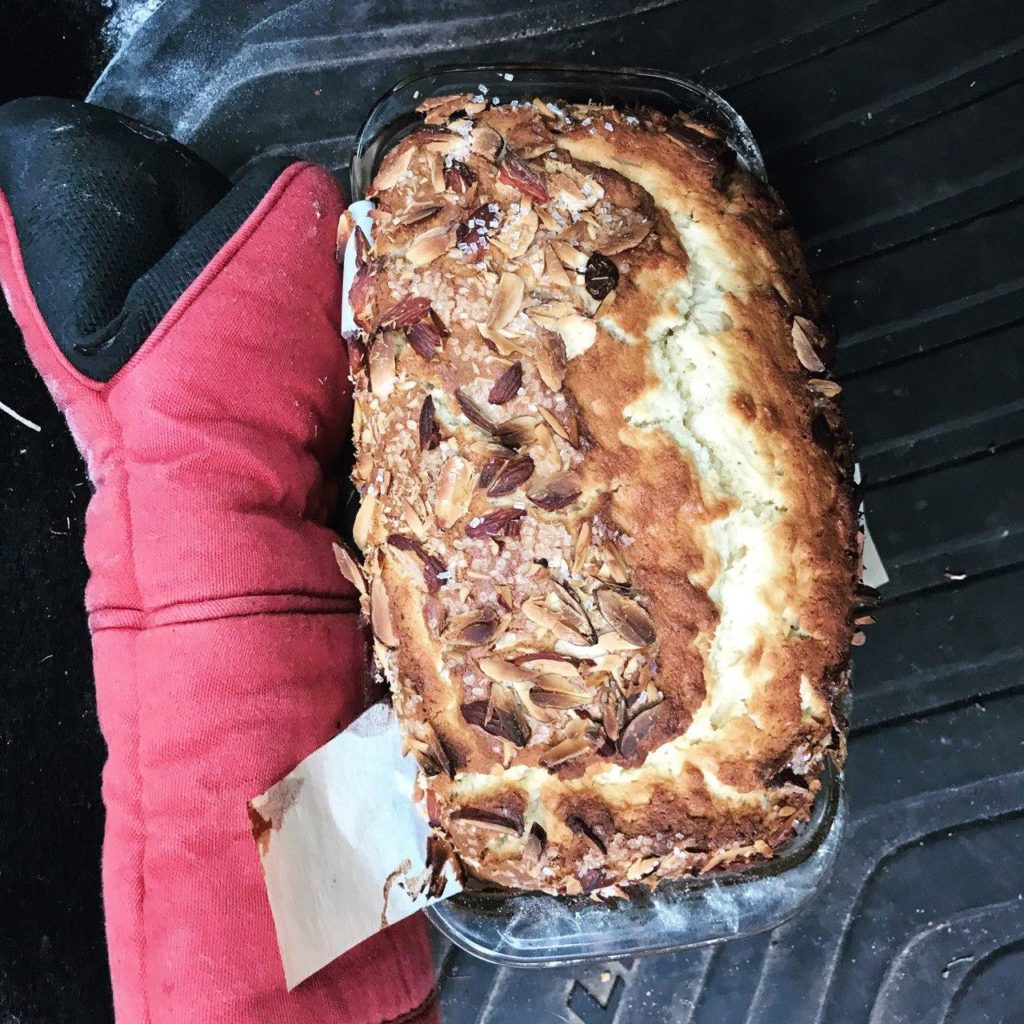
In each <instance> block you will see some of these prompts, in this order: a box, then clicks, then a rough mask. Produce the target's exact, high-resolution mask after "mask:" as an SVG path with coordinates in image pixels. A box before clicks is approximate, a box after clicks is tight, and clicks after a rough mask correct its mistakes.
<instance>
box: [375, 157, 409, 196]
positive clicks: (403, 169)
mask: <svg viewBox="0 0 1024 1024" xmlns="http://www.w3.org/2000/svg"><path fill="white" fill-rule="evenodd" d="M415 151H416V149H415V147H414V146H413V145H411V144H408V145H406V146H404V147H399V148H397V149H392V150H391V151H390V152H389V153H388V154H387V156H385V157H384V160H383V161H382V162H381V165H380V170H379V171H377V176H376V177H375V178H374V179H373V184H372V185H370V188H369V189H368V191H367V195H369V196H375V195H377V194H378V193H379V192H384V191H386V190H387V189H389V188H394V187H395V185H397V184H398V183H399V181H401V180H402V178H404V177H405V176H406V174H407V173H408V171H409V165H410V164H411V163H412V158H413V154H414V153H415Z"/></svg>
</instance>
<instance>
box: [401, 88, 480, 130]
mask: <svg viewBox="0 0 1024 1024" xmlns="http://www.w3.org/2000/svg"><path fill="white" fill-rule="evenodd" d="M485 106H486V104H485V103H483V102H482V101H477V100H474V98H473V94H472V93H469V92H466V93H459V94H457V95H454V94H453V95H449V96H428V97H427V98H426V99H425V100H423V102H422V103H420V105H419V106H418V107H417V108H416V109H417V110H418V111H419V112H420V113H421V114H423V115H424V116H423V121H424V123H425V124H442V123H443V122H445V121H447V120H448V118H450V117H451V116H452V114H455V113H457V112H458V111H460V110H464V111H465V112H466V113H467V114H470V115H472V114H478V113H480V111H481V110H483V109H484V107H485Z"/></svg>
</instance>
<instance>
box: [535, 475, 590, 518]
mask: <svg viewBox="0 0 1024 1024" xmlns="http://www.w3.org/2000/svg"><path fill="white" fill-rule="evenodd" d="M582 493H583V485H582V484H581V483H580V478H579V477H578V476H576V474H575V473H559V474H558V475H557V476H553V477H549V478H548V479H547V480H545V481H543V482H542V483H541V484H540V485H539V486H538V487H535V488H534V489H533V490H531V491H530V493H529V494H528V495H527V497H528V498H529V499H530V501H532V502H533V503H534V505H536V506H537V507H538V508H542V509H544V511H545V512H557V511H558V510H559V509H563V508H566V507H567V506H568V505H571V504H572V503H573V502H574V501H575V500H576V499H577V498H578V497H579V496H580V495H581V494H582Z"/></svg>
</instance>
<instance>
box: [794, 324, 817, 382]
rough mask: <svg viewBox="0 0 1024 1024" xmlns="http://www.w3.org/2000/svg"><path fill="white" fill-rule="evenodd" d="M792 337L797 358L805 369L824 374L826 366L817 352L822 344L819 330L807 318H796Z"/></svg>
mask: <svg viewBox="0 0 1024 1024" xmlns="http://www.w3.org/2000/svg"><path fill="white" fill-rule="evenodd" d="M792 335H793V348H794V349H795V350H796V357H797V359H799V360H800V363H801V365H802V366H803V367H804V369H805V370H810V371H811V373H824V372H825V364H824V363H823V362H822V361H821V357H820V356H819V355H818V353H817V351H816V346H817V345H818V344H820V342H821V335H820V334H819V332H818V328H817V327H815V325H814V324H813V323H812V322H811V321H810V320H808V319H807V317H805V316H795V317H793V331H792Z"/></svg>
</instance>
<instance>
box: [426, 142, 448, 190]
mask: <svg viewBox="0 0 1024 1024" xmlns="http://www.w3.org/2000/svg"><path fill="white" fill-rule="evenodd" d="M427 169H428V172H429V174H430V186H431V188H433V190H434V191H435V192H439V193H440V192H444V190H445V188H446V185H445V174H444V157H443V156H442V155H441V154H440V153H438V152H429V153H428V154H427Z"/></svg>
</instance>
